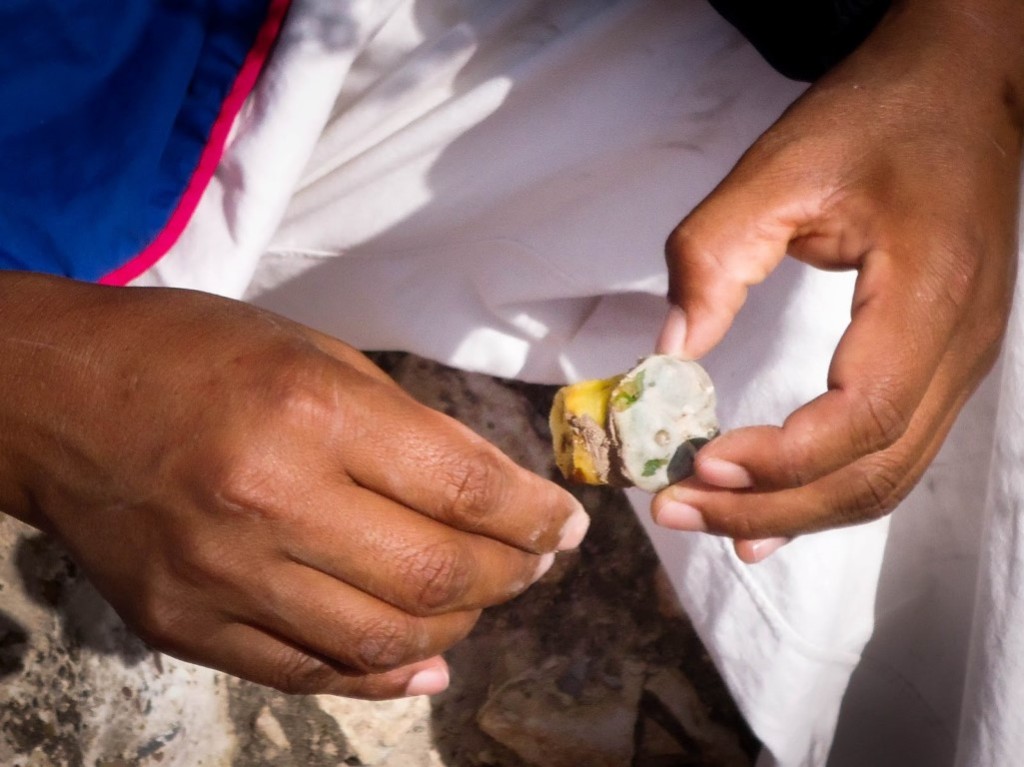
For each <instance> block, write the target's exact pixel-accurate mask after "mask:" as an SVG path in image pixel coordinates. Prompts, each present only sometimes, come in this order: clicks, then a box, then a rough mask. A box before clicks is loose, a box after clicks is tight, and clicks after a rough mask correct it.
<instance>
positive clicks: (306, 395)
mask: <svg viewBox="0 0 1024 767" xmlns="http://www.w3.org/2000/svg"><path fill="white" fill-rule="evenodd" d="M0 326H2V327H3V328H4V334H3V337H2V338H0V347H2V348H3V358H4V366H3V368H2V370H0V387H2V390H3V391H4V397H3V399H2V401H0V508H2V509H4V510H5V511H8V512H10V513H12V514H14V515H15V516H18V517H20V518H22V519H24V520H26V521H28V522H30V523H32V524H35V525H36V526H38V527H40V528H42V529H44V530H47V531H49V532H51V533H52V534H54V535H55V536H57V537H58V538H60V539H61V540H62V541H63V542H64V543H65V544H66V545H67V547H68V548H69V549H70V551H71V553H72V554H73V555H74V557H75V558H76V559H77V561H78V562H79V563H80V565H81V566H82V568H83V569H84V571H85V572H86V573H87V574H88V575H89V577H90V578H91V579H92V581H93V582H94V583H95V585H96V587H97V588H98V589H99V590H100V591H101V592H102V593H103V594H104V595H105V596H106V597H107V599H109V600H110V602H111V603H112V604H113V606H114V607H115V608H116V609H117V611H118V612H119V613H120V614H121V616H122V617H123V618H124V620H125V621H126V622H127V623H128V624H129V625H130V626H132V627H133V628H134V629H135V630H136V631H137V632H138V633H139V634H140V635H141V636H142V637H143V638H144V639H145V640H147V641H148V642H149V643H150V644H152V645H153V646H154V647H156V648H157V649H160V650H162V651H164V652H167V653H170V654H173V655H176V656H178V657H181V658H183V659H186V660H189V661H193V662H197V663H202V664H206V665H210V666H214V667H216V668H219V669H221V670H224V671H227V672H229V673H232V674H235V675H237V676H240V677H243V678H246V679H250V680H253V681H256V682H260V683H262V684H266V685H269V686H272V687H276V688H278V689H281V690H283V691H286V692H293V693H334V694H340V695H348V696H355V697H366V698H386V697H396V696H401V695H409V694H418V693H433V692H438V691H440V690H441V689H443V688H444V687H445V686H446V684H447V678H448V677H447V668H446V666H445V664H444V661H443V660H442V659H441V658H440V657H439V653H440V652H442V651H443V650H445V649H446V648H448V647H449V646H451V645H452V644H453V643H454V642H456V641H458V640H459V639H460V638H462V637H463V636H465V635H466V633H467V632H469V630H470V629H471V627H472V626H473V624H474V622H475V621H476V618H477V616H478V615H479V612H480V610H481V608H483V607H486V606H488V605H493V604H496V603H499V602H502V601H505V600H507V599H509V598H511V597H513V596H515V595H516V594H518V593H519V592H521V591H522V590H523V589H525V588H526V587H527V586H529V585H530V584H531V583H532V582H534V581H535V580H536V579H537V578H538V577H539V576H540V575H541V574H542V573H543V572H544V570H545V569H546V568H547V567H549V566H550V565H551V563H552V560H553V557H554V554H553V552H554V551H556V550H558V549H564V548H567V547H572V546H575V545H576V544H578V543H579V541H580V539H581V538H582V536H583V534H584V532H585V529H586V524H587V517H586V515H585V514H584V513H583V511H582V509H581V507H580V506H579V504H578V503H577V502H576V501H575V500H574V499H573V498H572V497H571V496H570V495H569V494H567V493H566V492H564V491H563V490H561V489H560V488H558V487H557V486H555V485H553V484H551V483H549V482H547V481H545V480H542V479H541V478H539V477H537V476H535V475H533V474H530V473H529V472H527V471H525V470H523V469H521V468H519V467H517V466H516V465H514V464H513V463H512V462H511V461H510V460H509V459H507V458H506V457H504V456H503V455H502V454H501V453H499V451H498V450H497V449H495V448H494V447H493V446H491V445H489V444H487V443H486V442H485V441H484V440H482V439H481V438H479V437H477V436H476V435H474V434H473V433H471V432H470V431H469V430H468V429H466V428H464V427H463V426H461V425H460V424H458V423H456V422H455V421H453V420H451V419H450V418H447V417H446V416H444V415H442V414H440V413H437V412H435V411H433V410H430V409H428V408H426V407H424V406H422V405H420V404H418V403H416V402H415V401H414V400H412V399H411V398H410V397H409V396H407V395H406V394H405V393H404V392H402V391H401V390H400V389H399V388H398V387H397V386H396V385H395V384H394V383H393V382H392V381H391V380H390V379H388V378H387V376H385V375H384V374H383V373H382V372H381V371H380V370H378V369H377V368H375V367H374V366H373V365H372V364H371V363H370V362H369V361H368V360H367V359H366V358H365V357H363V356H362V355H360V354H359V353H358V352H356V351H355V350H353V349H351V348H350V347H348V346H346V345H344V344H342V343H340V342H338V341H336V340H334V339H332V338H329V337H327V336H324V335H321V334H319V333H316V332H314V331H312V330H309V329H307V328H304V327H301V326H299V325H296V324H294V323H291V322H288V321H286V320H283V319H282V318H280V317H277V316H274V315H271V314H268V313H265V312H262V311H259V310H256V309H254V308H252V307H248V306H245V305H243V304H239V303H237V302H233V301H227V300H224V299H219V298H215V297H212V296H207V295H202V294H197V293H191V292H186V291H172V290H140V289H116V288H100V287H95V286H86V285H79V284H75V283H70V282H66V281H64V280H58V279H55V278H46V277H38V276H28V275H16V274H11V273H7V274H0Z"/></svg>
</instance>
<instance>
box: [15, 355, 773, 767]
mask: <svg viewBox="0 0 1024 767" xmlns="http://www.w3.org/2000/svg"><path fill="white" fill-rule="evenodd" d="M377 358H378V360H379V361H380V363H381V364H382V365H383V366H384V367H385V368H386V369H388V370H389V371H390V372H391V373H392V374H393V375H394V376H395V378H396V379H397V380H399V382H400V383H402V384H403V385H404V386H405V387H406V388H407V389H408V390H409V391H411V392H412V393H413V394H414V396H416V397H418V398H419V399H421V400H422V401H424V402H426V403H428V404H430V405H432V406H434V407H437V408H438V409H441V410H443V411H445V412H448V413H449V414H451V415H454V416H455V417H457V418H459V419H460V420H463V421H464V422H466V423H467V424H469V425H470V426H471V427H472V428H474V429H475V430H477V431H478V432H479V433H481V434H482V435H483V436H485V437H487V438H488V439H490V440H492V441H493V442H495V443H497V444H498V445H499V446H500V447H501V448H502V449H504V450H505V451H506V452H507V453H508V454H509V455H511V456H512V457H513V458H514V459H515V460H517V461H518V462H519V463H521V464H523V465H524V466H527V467H528V468H530V469H532V470H534V471H537V472H539V473H541V474H544V475H545V476H552V477H553V476H554V475H555V474H556V473H557V472H556V471H555V469H554V466H553V462H552V460H551V455H550V442H549V438H550V437H549V434H548V430H547V423H546V421H547V411H548V408H549V407H550V403H551V398H552V396H553V393H554V388H553V387H540V386H529V385H524V384H514V383H508V382H503V381H499V380H495V379H492V378H488V377H484V376H476V375H467V374H463V373H458V372H455V371H451V370H448V369H446V368H443V367H441V366H438V365H434V364H432V363H429V362H426V361H424V360H420V359H417V358H413V357H407V356H404V355H397V354H384V355H378V357H377ZM573 492H576V493H577V495H578V497H580V499H581V500H582V501H583V503H584V505H586V506H587V508H588V509H589V510H590V511H591V513H592V515H593V519H594V522H593V525H592V528H591V533H590V534H589V535H588V537H587V540H586V541H585V542H584V544H583V546H582V547H581V548H580V550H579V551H578V552H574V553H571V554H566V555H562V556H561V557H560V558H559V560H558V561H557V562H556V565H555V566H554V567H553V568H552V570H551V571H550V572H549V573H548V574H547V576H545V578H544V579H543V580H542V581H541V582H540V583H538V584H537V585H536V586H534V587H533V588H531V589H530V590H529V591H528V592H527V593H526V594H524V595H523V596H521V597H520V598H518V599H516V600H514V601H513V602H511V603H509V604H507V605H503V606H501V607H497V608H493V609H491V610H488V611H486V612H485V613H484V615H483V617H482V618H481V620H480V622H479V624H478V626H477V629H476V630H475V631H474V632H473V634H472V635H471V636H470V637H469V638H468V639H467V640H466V641H464V642H463V643H461V644H460V645H459V646H457V647H456V648H455V649H454V650H452V651H451V652H450V653H448V656H447V657H448V659H449V662H450V664H451V666H452V671H453V682H452V686H451V688H450V689H449V690H448V691H446V692H445V693H443V694H442V695H439V696H436V697H434V698H433V699H429V700H428V699H426V698H417V699H412V700H406V701H391V702H383V703H369V702H364V701H348V700H343V699H338V698H329V697H322V696H321V697H317V696H309V697H288V696H285V695H282V694H279V693H276V692H274V691H272V690H267V689H264V688H261V687H258V686H256V685H252V684H249V683H246V682H241V681H239V680H235V679H231V678H229V677H226V676H224V675H221V674H218V673H215V672H212V671H209V670H207V669H202V668H198V667H195V666H191V665H188V664H185V663H182V662H179V661H176V660H174V659H172V658H168V657H166V656H162V655H159V654H156V653H154V652H153V651H152V650H150V649H149V648H147V647H146V646H145V645H144V644H143V643H142V642H141V641H139V640H138V639H136V638H135V637H134V636H132V635H131V634H130V632H128V631H127V630H126V629H125V627H124V626H123V625H122V624H121V622H120V620H119V619H118V618H117V616H116V614H114V613H113V611H112V610H111V609H110V608H109V607H108V606H107V605H106V603H105V602H104V601H103V599H102V598H101V597H100V596H99V595H98V594H97V593H96V591H95V590H94V589H93V588H92V587H91V586H90V585H89V584H88V583H87V582H86V581H85V580H84V579H83V578H82V577H81V576H80V575H79V574H78V572H77V568H76V567H75V565H74V563H73V562H72V561H71V560H70V558H69V557H68V556H67V555H66V554H65V553H64V552H63V551H62V550H61V549H60V547H58V546H57V545H55V544H54V543H52V542H51V541H49V540H48V539H47V538H45V537H44V536H42V535H41V534H39V533H37V532H35V531H32V530H30V529H28V528H26V527H24V526H22V525H20V524H18V523H16V522H14V521H12V520H9V519H6V518H0V765H3V767H50V766H51V765H52V766H55V767H56V766H60V767H64V766H65V765H67V766H69V767H135V766H136V765H140V766H141V767H149V766H150V765H161V766H162V767H163V766H167V765H181V767H214V766H217V767H220V766H221V765H224V766H225V767H292V766H294V767H328V766H330V767H335V766H337V765H367V766H368V767H442V766H443V767H530V766H531V765H533V766H534V767H558V765H561V764H570V763H573V762H574V763H575V764H579V765H608V766H609V767H611V766H612V765H619V764H621V765H623V767H626V765H629V767H678V766H682V765H702V766H705V767H715V766H716V765H729V766H730V767H731V766H732V765H737V766H738V765H749V764H752V763H753V758H754V753H755V751H756V748H757V744H756V742H755V741H754V740H753V738H752V737H751V735H750V734H749V732H748V731H747V729H746V728H745V726H744V725H743V722H742V720H741V719H740V717H739V716H738V714H737V713H736V711H735V708H734V706H733V704H732V702H731V701H730V699H729V697H728V695H727V693H726V692H725V690H724V689H723V687H722V684H721V682H720V681H719V679H718V676H717V675H716V673H715V672H714V669H713V668H712V666H711V664H710V662H709V661H708V659H707V656H706V655H705V653H704V651H703V649H702V647H701V645H700V642H699V641H698V639H697V637H696V636H695V635H694V633H693V631H692V629H691V628H690V626H689V624H688V623H687V621H686V619H685V617H684V616H683V615H682V614H681V613H680V612H679V610H678V605H677V604H676V603H675V601H674V598H673V596H672V594H671V591H670V589H669V588H666V585H665V582H664V578H663V577H661V575H660V574H659V567H658V564H657V561H656V559H655V557H654V554H653V552H652V550H651V548H650V546H649V545H648V543H647V541H646V539H645V537H644V535H643V532H642V531H641V529H640V527H639V525H638V523H637V521H636V520H635V518H634V516H633V513H632V511H631V510H630V509H629V507H628V504H627V503H626V501H625V499H624V497H623V496H622V495H621V494H620V493H618V492H616V491H613V490H609V489H606V488H586V489H583V490H574V491H573ZM573 754H575V756H576V758H575V760H572V759H570V756H571V755H573ZM598 754H600V756H598ZM601 759H603V760H605V761H599V760H601Z"/></svg>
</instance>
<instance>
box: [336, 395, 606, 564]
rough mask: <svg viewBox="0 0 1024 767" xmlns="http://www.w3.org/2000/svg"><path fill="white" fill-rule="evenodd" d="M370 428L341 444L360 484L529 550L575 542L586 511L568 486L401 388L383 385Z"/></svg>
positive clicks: (585, 521)
mask: <svg viewBox="0 0 1024 767" xmlns="http://www.w3.org/2000/svg"><path fill="white" fill-rule="evenodd" d="M382 395H383V396H382V397H381V398H380V400H386V401H380V400H379V401H378V404H376V405H375V406H374V415H373V418H372V423H373V428H372V429H366V430H363V431H362V432H361V433H360V435H359V439H355V440H350V441H349V443H348V444H346V446H345V447H344V451H345V469H346V471H347V472H348V474H349V476H350V477H351V478H352V479H353V480H354V481H355V482H356V483H358V484H359V485H361V486H362V487H364V488H366V489H368V490H372V491H374V492H377V493H379V494H380V495H383V496H385V497H387V498H390V499H391V500H393V501H397V502H398V503H400V504H402V505H404V506H407V507H409V508H411V509H414V510H416V511H419V512H421V513H422V514H425V515H426V516H429V517H431V518H433V519H436V520H438V521H439V522H443V523H445V524H447V525H450V526H452V527H455V528H458V529H460V530H465V531H467V532H472V533H476V534H479V535H485V536H488V537H490V538H494V539H496V540H499V541H502V542H504V543H507V544H509V545H511V546H515V547H517V548H520V549H522V550H524V551H529V552H532V553H535V554H541V553H546V552H550V551H556V550H565V549H570V548H575V547H576V546H577V545H579V543H580V541H581V540H582V539H583V536H584V535H585V533H586V531H587V527H588V526H589V521H590V518H589V517H588V516H587V513H586V512H585V511H584V510H583V506H582V505H581V504H580V503H579V502H578V501H577V500H576V499H575V498H573V496H572V495H570V494H569V493H568V492H566V491H565V490H563V489H562V488H560V487H559V486H558V485H556V484H554V483H553V482H550V481H548V480H545V479H542V478H541V477H539V476H537V475H536V474H534V473H532V472H530V471H527V470H526V469H523V468H522V467H520V466H518V465H517V464H516V463H515V462H513V461H512V460H511V459H510V458H508V457H507V456H505V455H504V454H503V453H501V451H499V450H498V449H497V448H496V447H495V446H494V445H492V444H490V443H489V442H487V441H486V440H484V439H483V438H481V437H479V436H478V435H476V434H475V433H474V432H473V431H471V430H470V429H469V428H467V427H465V426H463V425H462V424H461V423H459V422H458V421H456V420H454V419H452V418H449V417H448V416H446V415H444V414H442V413H439V412H437V411H435V410H431V409H430V408H427V407H426V406H424V405H421V404H420V403H418V402H416V401H415V400H413V399H412V398H411V397H407V396H405V395H404V394H403V393H401V392H397V391H396V392H394V393H391V392H382Z"/></svg>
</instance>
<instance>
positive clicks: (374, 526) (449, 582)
mask: <svg viewBox="0 0 1024 767" xmlns="http://www.w3.org/2000/svg"><path fill="white" fill-rule="evenodd" d="M305 503H307V504H308V505H310V506H311V508H309V509H308V510H303V509H296V511H299V512H302V513H300V514H298V515H294V514H293V515H292V516H293V517H297V518H298V519H301V520H302V524H301V525H291V526H290V528H289V529H288V530H287V533H286V534H284V531H282V535H281V536H280V539H281V541H282V546H284V549H285V552H286V553H287V554H288V556H289V557H291V558H292V559H293V560H295V561H296V562H300V563H303V564H306V565H308V566H310V567H313V568H315V569H317V570H320V571H321V572H323V573H326V574H327V575H330V576H332V577H334V578H336V579H338V580H341V581H344V582H346V583H348V584H350V585H352V586H355V587H356V588H358V589H360V590H361V591H365V592H367V593H369V594H372V595H374V596H376V597H377V598H379V599H381V600H384V601H385V602H388V603H390V604H391V605H394V606H395V607H398V608H399V609H401V610H403V611H405V612H407V613H410V614H412V615H418V616H427V615H438V614H441V613H445V612H462V611H467V610H476V609H480V608H483V607H490V606H491V605H496V604H499V603H502V602H505V601H507V600H509V599H511V598H512V597H514V596H516V595H518V594H520V593H521V592H522V591H523V590H525V589H526V588H527V587H528V586H529V585H531V584H532V583H534V582H535V581H537V580H538V579H539V578H540V577H541V576H542V575H543V574H544V573H545V572H547V570H548V569H550V567H551V565H552V564H553V563H554V554H553V553H547V554H542V555H537V554H531V553H529V552H525V551H523V550H522V549H518V548H515V547H513V546H509V545H507V544H504V543H501V542H499V541H496V540H494V539H493V538H487V537H485V536H480V535H475V534H472V533H465V532H462V531H459V530H453V529H452V528H451V527H449V526H447V525H445V524H442V523H440V522H437V521H435V520H433V519H431V518H429V517H425V516H423V515H422V514H419V513H416V512H414V511H412V510H411V509H408V508H406V507H404V506H400V505H399V504H397V503H395V502H394V501H391V500H389V499H387V498H384V497H382V496H379V495H377V494H376V493H374V492H371V491H369V490H365V489H362V488H358V487H355V488H346V489H345V490H344V493H343V494H341V493H339V494H338V496H337V497H336V498H330V496H329V495H327V494H325V493H317V495H316V496H315V498H311V499H309V500H307V501H305Z"/></svg>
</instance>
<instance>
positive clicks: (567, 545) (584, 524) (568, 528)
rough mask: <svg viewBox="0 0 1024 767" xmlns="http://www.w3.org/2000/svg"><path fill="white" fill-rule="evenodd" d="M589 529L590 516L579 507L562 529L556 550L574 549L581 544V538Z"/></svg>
mask: <svg viewBox="0 0 1024 767" xmlns="http://www.w3.org/2000/svg"><path fill="white" fill-rule="evenodd" d="M589 527H590V515H589V514H587V512H586V511H584V510H583V507H582V506H580V507H579V508H578V509H576V511H574V512H573V513H572V516H571V517H569V519H568V520H567V521H566V523H565V526H564V527H563V528H562V535H561V537H560V538H559V540H558V550H559V551H568V550H569V549H575V548H576V547H577V546H579V545H580V543H582V542H583V537H584V536H585V535H586V534H587V530H588V529H589Z"/></svg>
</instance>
